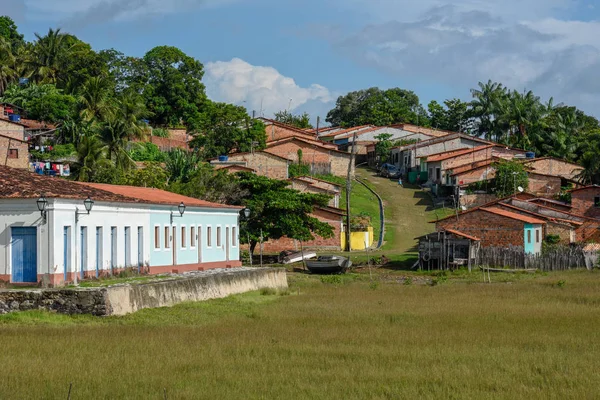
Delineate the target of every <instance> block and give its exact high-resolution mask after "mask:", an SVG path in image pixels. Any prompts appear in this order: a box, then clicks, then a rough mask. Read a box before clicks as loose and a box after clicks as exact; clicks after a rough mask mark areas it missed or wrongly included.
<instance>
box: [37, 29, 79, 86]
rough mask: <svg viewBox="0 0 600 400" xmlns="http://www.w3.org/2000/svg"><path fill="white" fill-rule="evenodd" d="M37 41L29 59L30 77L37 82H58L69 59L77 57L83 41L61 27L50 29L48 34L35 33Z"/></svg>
mask: <svg viewBox="0 0 600 400" xmlns="http://www.w3.org/2000/svg"><path fill="white" fill-rule="evenodd" d="M35 37H36V39H37V40H36V41H35V43H34V45H33V47H32V48H31V53H30V55H29V58H28V59H27V63H28V69H29V71H30V72H29V74H30V77H31V78H32V79H33V80H34V82H36V83H54V84H55V83H57V81H58V76H59V73H60V71H61V69H62V68H64V66H65V64H66V63H67V62H68V60H70V59H72V58H73V57H76V53H77V51H78V50H79V49H80V48H81V46H82V42H80V41H75V40H73V39H72V36H71V35H68V34H66V33H62V32H61V31H60V29H56V30H54V29H49V30H48V33H47V34H46V36H41V35H40V34H38V33H36V34H35Z"/></svg>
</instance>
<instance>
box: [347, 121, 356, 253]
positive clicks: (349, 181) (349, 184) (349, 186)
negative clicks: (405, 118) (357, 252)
mask: <svg viewBox="0 0 600 400" xmlns="http://www.w3.org/2000/svg"><path fill="white" fill-rule="evenodd" d="M355 157H356V130H355V131H354V135H352V151H351V153H350V161H349V162H348V176H347V177H346V249H347V250H348V252H350V251H351V249H350V234H351V231H350V192H351V191H352V169H353V167H354V159H355Z"/></svg>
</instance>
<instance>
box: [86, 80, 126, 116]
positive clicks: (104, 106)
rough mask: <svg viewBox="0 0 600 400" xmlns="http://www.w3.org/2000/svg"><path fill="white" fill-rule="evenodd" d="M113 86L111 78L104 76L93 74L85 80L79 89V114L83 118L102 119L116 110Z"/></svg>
mask: <svg viewBox="0 0 600 400" xmlns="http://www.w3.org/2000/svg"><path fill="white" fill-rule="evenodd" d="M111 86H112V85H111V83H110V82H109V80H108V79H106V78H104V77H102V76H93V77H90V78H89V79H88V80H86V81H85V83H84V84H83V85H82V86H81V88H80V89H79V108H80V111H79V114H80V115H81V117H82V118H83V120H85V121H101V120H103V119H104V118H105V117H107V116H108V115H110V114H111V113H113V112H114V104H113V103H112V99H111ZM125 115H126V113H125Z"/></svg>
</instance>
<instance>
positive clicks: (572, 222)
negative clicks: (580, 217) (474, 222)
mask: <svg viewBox="0 0 600 400" xmlns="http://www.w3.org/2000/svg"><path fill="white" fill-rule="evenodd" d="M497 206H499V207H506V208H510V209H512V210H516V211H520V212H524V213H526V214H529V215H533V216H534V217H537V218H541V219H545V220H548V221H553V222H557V221H558V222H566V223H568V224H573V225H582V224H583V222H578V221H573V220H569V219H564V218H558V217H551V216H549V215H544V214H539V213H536V212H535V211H529V210H525V209H523V208H520V207H518V206H515V205H512V204H509V203H498V204H497ZM556 211H559V212H560V210H556Z"/></svg>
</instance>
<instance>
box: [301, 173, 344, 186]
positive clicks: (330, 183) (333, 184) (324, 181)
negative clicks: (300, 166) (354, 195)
mask: <svg viewBox="0 0 600 400" xmlns="http://www.w3.org/2000/svg"><path fill="white" fill-rule="evenodd" d="M298 178H304V179H310V180H313V181H318V182H323V183H327V184H329V185H332V186H336V187H339V188H341V187H342V185H340V184H337V183H334V182H329V181H326V180H324V179H319V178H315V177H314V176H299V177H298Z"/></svg>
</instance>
